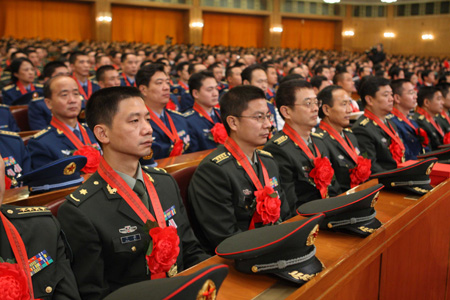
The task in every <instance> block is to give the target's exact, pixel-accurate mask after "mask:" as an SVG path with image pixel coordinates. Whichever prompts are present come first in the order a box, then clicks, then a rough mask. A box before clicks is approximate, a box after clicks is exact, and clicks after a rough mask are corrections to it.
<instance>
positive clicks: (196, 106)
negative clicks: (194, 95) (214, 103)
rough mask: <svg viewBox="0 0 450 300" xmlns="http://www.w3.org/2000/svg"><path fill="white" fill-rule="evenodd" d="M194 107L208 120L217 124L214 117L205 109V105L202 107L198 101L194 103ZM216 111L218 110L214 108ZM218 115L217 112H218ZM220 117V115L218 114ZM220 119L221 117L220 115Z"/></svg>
mask: <svg viewBox="0 0 450 300" xmlns="http://www.w3.org/2000/svg"><path fill="white" fill-rule="evenodd" d="M193 109H194V110H195V111H196V112H198V113H199V114H200V115H201V116H203V117H204V118H205V119H206V120H208V121H209V122H211V123H212V124H213V125H214V124H215V123H214V121H213V119H212V118H211V116H210V115H209V114H208V113H207V112H206V110H204V109H203V107H201V106H200V105H199V104H198V103H197V102H195V103H194V106H193ZM213 111H214V113H216V111H215V110H214V108H213ZM216 115H217V113H216ZM218 117H219V116H218ZM219 119H220V117H219Z"/></svg>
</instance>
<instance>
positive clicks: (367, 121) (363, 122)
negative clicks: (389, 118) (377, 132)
mask: <svg viewBox="0 0 450 300" xmlns="http://www.w3.org/2000/svg"><path fill="white" fill-rule="evenodd" d="M369 121H370V119H369V118H365V119H364V120H362V121H361V122H360V123H359V124H361V126H366V125H367V123H369Z"/></svg>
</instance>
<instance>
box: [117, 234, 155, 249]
mask: <svg viewBox="0 0 450 300" xmlns="http://www.w3.org/2000/svg"><path fill="white" fill-rule="evenodd" d="M149 241H150V236H149V235H148V234H147V235H144V234H143V233H142V232H138V231H136V232H133V233H129V234H124V235H123V236H120V237H116V238H113V239H112V242H113V246H114V252H115V253H117V254H118V253H121V254H126V253H130V254H133V253H142V252H144V253H145V252H146V251H147V247H148V244H149Z"/></svg>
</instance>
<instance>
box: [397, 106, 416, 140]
mask: <svg viewBox="0 0 450 300" xmlns="http://www.w3.org/2000/svg"><path fill="white" fill-rule="evenodd" d="M392 114H393V115H394V116H396V117H397V118H399V119H400V120H402V121H403V122H405V123H406V124H408V126H409V127H411V128H412V129H413V130H414V131H415V132H416V134H417V128H416V127H414V125H413V124H412V123H411V120H410V119H408V117H407V116H405V115H404V114H403V113H402V112H401V111H399V110H398V109H397V108H395V107H394V108H393V109H392Z"/></svg>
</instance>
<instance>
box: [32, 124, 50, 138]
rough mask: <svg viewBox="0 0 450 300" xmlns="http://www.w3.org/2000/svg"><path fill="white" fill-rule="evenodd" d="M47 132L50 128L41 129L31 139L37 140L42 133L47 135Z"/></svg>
mask: <svg viewBox="0 0 450 300" xmlns="http://www.w3.org/2000/svg"><path fill="white" fill-rule="evenodd" d="M49 130H50V126H49V127H47V128H45V129H42V130H41V131H39V132H38V133H36V134H35V135H33V138H34V139H35V138H38V137H40V136H41V135H43V134H44V133H47V132H48V131H49Z"/></svg>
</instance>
